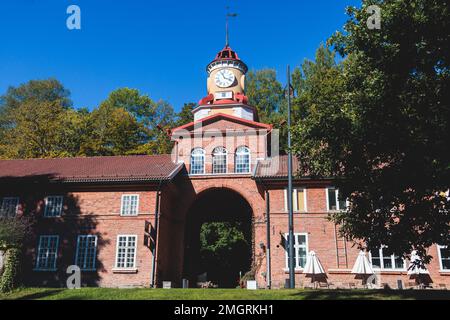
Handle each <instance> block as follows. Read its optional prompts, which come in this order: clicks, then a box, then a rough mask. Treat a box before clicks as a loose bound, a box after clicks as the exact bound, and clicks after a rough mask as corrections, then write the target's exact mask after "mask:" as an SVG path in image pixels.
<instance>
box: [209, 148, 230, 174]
mask: <svg viewBox="0 0 450 320" xmlns="http://www.w3.org/2000/svg"><path fill="white" fill-rule="evenodd" d="M212 158H213V173H214V174H224V173H227V150H226V149H225V148H223V147H218V148H215V149H214V150H213V153H212Z"/></svg>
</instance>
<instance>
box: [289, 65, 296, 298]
mask: <svg viewBox="0 0 450 320" xmlns="http://www.w3.org/2000/svg"><path fill="white" fill-rule="evenodd" d="M287 81H288V87H287V104H288V105H287V118H288V119H287V121H288V123H287V125H288V194H287V201H288V212H289V236H288V245H289V248H288V250H289V252H288V255H289V288H291V289H294V288H295V260H294V258H295V252H294V210H293V204H292V150H291V146H292V143H291V70H290V67H289V65H288V67H287Z"/></svg>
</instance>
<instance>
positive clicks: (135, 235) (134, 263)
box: [114, 234, 138, 270]
mask: <svg viewBox="0 0 450 320" xmlns="http://www.w3.org/2000/svg"><path fill="white" fill-rule="evenodd" d="M121 237H126V244H127V245H126V246H125V249H126V250H125V264H126V257H127V254H128V249H129V247H128V238H130V237H134V238H135V242H134V243H135V246H134V260H133V266H132V267H119V265H118V264H119V239H120V238H121ZM137 250H138V236H137V234H118V235H117V240H116V259H115V262H114V269H115V270H135V269H137V267H136V257H137Z"/></svg>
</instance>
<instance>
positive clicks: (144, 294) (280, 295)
mask: <svg viewBox="0 0 450 320" xmlns="http://www.w3.org/2000/svg"><path fill="white" fill-rule="evenodd" d="M436 299H438V300H450V291H437V290H404V291H397V290H390V291H389V290H388V291H386V290H258V291H248V290H243V289H188V290H186V289H170V290H164V289H108V288H83V289H78V290H68V289H54V288H53V289H52V288H23V289H17V290H15V291H13V292H11V293H8V294H0V300H436Z"/></svg>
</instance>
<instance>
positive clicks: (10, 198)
mask: <svg viewBox="0 0 450 320" xmlns="http://www.w3.org/2000/svg"><path fill="white" fill-rule="evenodd" d="M11 200H13V201H15V202H16V210H15V211H14V216H13V217H15V216H16V215H17V213H18V212H19V206H20V198H19V197H4V198H2V203H1V207H0V217H9V216H4V215H3V213H2V212H3V210H4V207H5V205H6V202H7V201H11Z"/></svg>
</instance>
